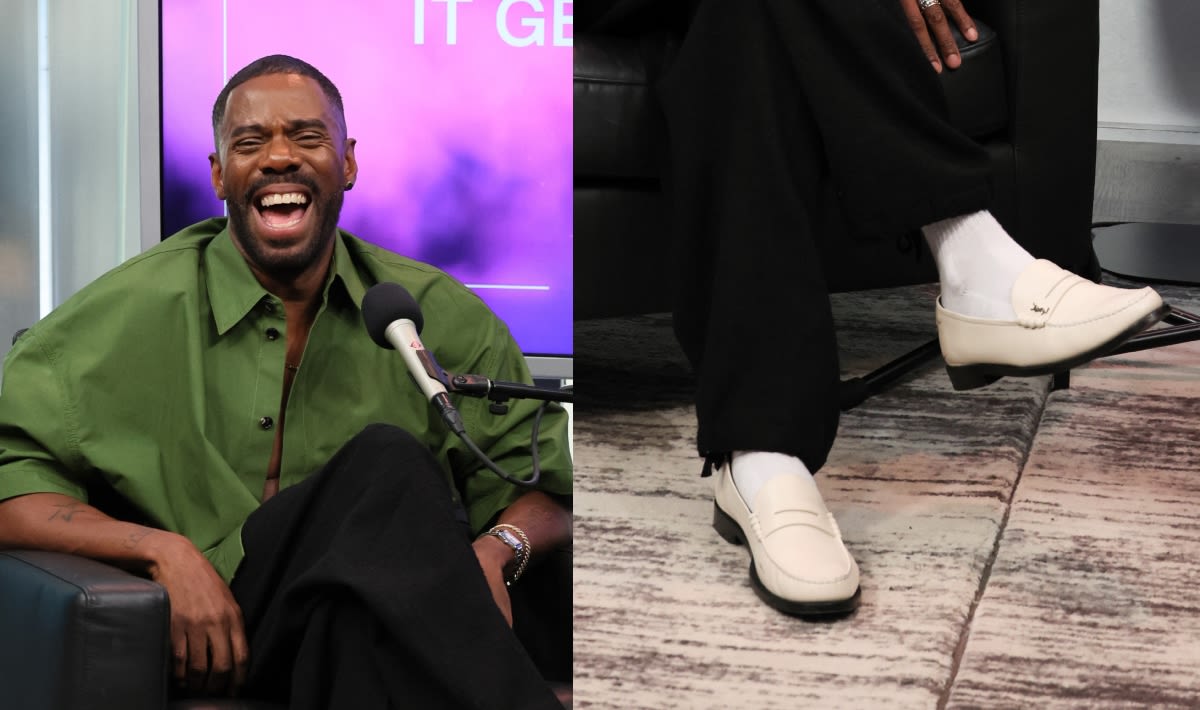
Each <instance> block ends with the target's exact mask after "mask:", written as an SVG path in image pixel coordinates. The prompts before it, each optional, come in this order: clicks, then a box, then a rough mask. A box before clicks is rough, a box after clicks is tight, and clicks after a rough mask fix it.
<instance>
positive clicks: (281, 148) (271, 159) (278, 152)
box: [261, 134, 300, 173]
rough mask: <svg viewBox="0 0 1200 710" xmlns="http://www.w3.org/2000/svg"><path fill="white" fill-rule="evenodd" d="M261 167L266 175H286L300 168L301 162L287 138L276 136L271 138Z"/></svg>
mask: <svg viewBox="0 0 1200 710" xmlns="http://www.w3.org/2000/svg"><path fill="white" fill-rule="evenodd" d="M261 167H262V171H263V172H264V173H286V172H292V171H294V170H298V169H299V168H300V160H299V158H298V157H297V156H296V153H295V152H294V151H293V150H292V143H291V141H289V140H288V138H287V136H285V135H280V134H276V135H274V136H272V137H271V141H270V142H269V143H268V144H267V149H266V151H265V153H264V155H263V161H262V166H261Z"/></svg>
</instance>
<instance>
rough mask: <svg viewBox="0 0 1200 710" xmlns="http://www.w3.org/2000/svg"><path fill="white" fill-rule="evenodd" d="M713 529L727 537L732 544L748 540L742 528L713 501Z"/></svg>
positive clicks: (739, 543)
mask: <svg viewBox="0 0 1200 710" xmlns="http://www.w3.org/2000/svg"><path fill="white" fill-rule="evenodd" d="M713 529H714V530H716V531H717V534H718V535H720V536H721V537H722V538H724V539H725V542H728V543H730V544H732V545H741V544H742V543H744V542H745V541H746V538H745V537H744V536H743V535H742V529H741V528H740V527H738V524H737V523H736V522H734V520H733V518H731V517H729V515H728V514H726V513H725V511H723V510H721V508H720V506H718V505H717V504H716V503H713Z"/></svg>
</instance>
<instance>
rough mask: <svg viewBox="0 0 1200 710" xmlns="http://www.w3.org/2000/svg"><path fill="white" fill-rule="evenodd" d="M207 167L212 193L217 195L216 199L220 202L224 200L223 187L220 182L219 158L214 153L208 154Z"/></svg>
mask: <svg viewBox="0 0 1200 710" xmlns="http://www.w3.org/2000/svg"><path fill="white" fill-rule="evenodd" d="M208 167H209V170H210V172H211V173H212V187H213V192H215V193H217V199H218V200H221V201H222V202H223V201H224V200H225V186H224V184H223V183H222V181H221V158H220V156H218V155H217V154H216V153H209V154H208Z"/></svg>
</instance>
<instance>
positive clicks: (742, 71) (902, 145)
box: [659, 0, 990, 471]
mask: <svg viewBox="0 0 1200 710" xmlns="http://www.w3.org/2000/svg"><path fill="white" fill-rule="evenodd" d="M659 93H660V97H661V101H662V106H663V110H664V113H665V116H666V122H667V128H668V132H669V136H670V152H669V159H668V162H669V169H668V171H667V172H668V174H667V176H666V182H667V192H668V195H669V198H670V202H671V210H670V222H671V224H672V230H673V232H674V235H675V240H676V241H675V253H676V254H677V255H678V257H679V260H680V274H681V276H680V287H679V293H678V297H677V299H676V304H675V330H676V335H677V336H678V339H679V342H680V344H681V345H682V347H683V349H684V351H685V352H686V354H687V356H688V358H689V359H690V360H691V362H692V364H693V366H694V367H695V368H696V370H697V374H698V377H699V389H698V393H697V398H696V409H697V415H698V419H699V432H698V447H699V450H700V453H701V454H705V455H714V454H719V453H723V452H729V451H733V450H764V451H779V452H784V453H789V454H792V455H795V456H798V457H800V458H801V459H802V460H803V461H804V462H805V464H806V465H807V466H808V467H809V469H810V470H813V471H815V470H816V469H817V468H819V467H820V466H821V465H822V464H823V463H824V461H825V458H826V456H827V455H828V452H829V449H830V447H831V446H832V445H833V440H834V436H835V434H836V432H837V425H838V414H839V408H838V392H837V387H838V376H839V371H838V357H837V344H836V340H835V336H834V331H833V322H832V316H831V313H830V305H829V298H828V292H827V288H826V284H825V280H824V276H823V273H822V268H821V263H820V259H819V254H818V251H817V237H818V235H819V234H820V231H819V230H821V229H822V226H823V225H824V224H826V223H828V222H829V220H828V219H827V216H828V215H827V214H826V213H825V211H826V210H831V209H832V210H839V211H840V213H841V214H840V220H839V221H840V222H841V223H842V224H845V225H846V227H847V228H848V232H849V233H850V234H851V235H860V236H865V237H876V238H880V237H895V236H897V235H900V234H904V233H906V232H909V231H911V230H914V229H916V228H919V227H921V226H922V225H925V224H928V223H931V222H935V221H937V220H939V219H944V218H947V217H952V216H956V215H960V214H965V213H969V212H973V211H976V210H979V209H984V208H986V207H987V204H988V200H989V196H990V187H989V183H988V164H987V157H986V154H985V153H984V152H983V150H982V149H981V148H980V147H978V146H977V145H976V144H975V143H974V142H972V141H971V140H970V139H968V138H967V137H965V136H963V135H962V134H961V133H959V132H958V131H956V130H955V129H954V128H952V127H951V125H950V124H949V123H948V120H947V115H946V106H945V98H944V97H943V95H942V90H941V86H940V83H939V81H938V79H937V76H936V74H935V72H934V71H933V69H932V67H931V66H930V64H929V62H928V60H926V59H925V57H924V54H923V53H922V52H921V50H920V48H919V46H918V44H917V42H916V39H915V38H914V36H913V34H912V31H911V30H910V29H909V28H908V26H907V24H906V22H905V19H904V16H903V13H902V12H901V10H900V7H899V3H898V1H897V0H852V1H850V0H701V1H700V2H699V3H698V7H697V9H696V12H695V14H694V16H693V18H692V21H691V24H690V26H689V28H688V30H687V33H686V35H685V37H684V39H683V41H682V44H681V47H680V49H679V52H678V55H677V57H676V58H675V59H674V62H673V63H672V64H671V65H670V67H669V68H668V69H667V70H666V73H665V75H664V77H663V79H662V81H661V83H660V92H659ZM931 308H932V306H931Z"/></svg>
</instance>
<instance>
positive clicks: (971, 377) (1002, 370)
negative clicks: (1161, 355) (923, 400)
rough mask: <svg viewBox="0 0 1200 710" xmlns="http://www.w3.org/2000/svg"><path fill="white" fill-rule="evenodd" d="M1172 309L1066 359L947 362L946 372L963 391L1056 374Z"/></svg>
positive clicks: (1114, 345)
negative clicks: (1019, 362)
mask: <svg viewBox="0 0 1200 710" xmlns="http://www.w3.org/2000/svg"><path fill="white" fill-rule="evenodd" d="M1170 312H1171V307H1170V306H1168V305H1166V304H1163V305H1162V306H1161V307H1159V308H1158V309H1157V310H1155V311H1153V312H1151V313H1148V314H1146V315H1145V316H1143V317H1142V318H1141V320H1139V321H1137V322H1136V323H1134V324H1133V325H1131V326H1129V327H1128V328H1126V329H1125V330H1123V331H1121V332H1120V333H1118V334H1117V335H1116V336H1114V337H1113V338H1112V339H1110V340H1108V341H1106V342H1104V343H1102V344H1100V345H1098V346H1096V347H1094V348H1092V349H1091V350H1088V351H1087V352H1084V353H1081V354H1079V355H1076V356H1075V357H1072V358H1068V359H1066V360H1060V361H1058V362H1052V363H1048V364H1045V365H993V364H978V365H946V374H947V375H949V376H950V385H951V386H952V387H954V389H955V390H956V391H959V392H961V391H963V390H973V389H978V388H980V387H986V386H987V385H990V384H992V383H993V382H995V381H996V380H999V379H1000V378H1001V377H1037V376H1039V375H1053V374H1056V373H1059V372H1063V371H1064V370H1071V369H1074V368H1076V367H1079V366H1080V365H1083V364H1084V363H1088V362H1091V361H1092V360H1095V359H1096V358H1099V357H1104V356H1105V355H1108V354H1109V353H1111V352H1112V351H1113V350H1116V349H1117V348H1119V347H1121V344H1122V343H1124V342H1125V341H1126V340H1129V339H1130V338H1132V337H1133V336H1135V335H1137V334H1138V333H1140V332H1142V331H1143V330H1145V329H1147V328H1149V327H1150V326H1152V325H1154V324H1155V323H1157V322H1159V321H1160V320H1162V319H1163V318H1164V317H1166V315H1167V314H1168V313H1170Z"/></svg>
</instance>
